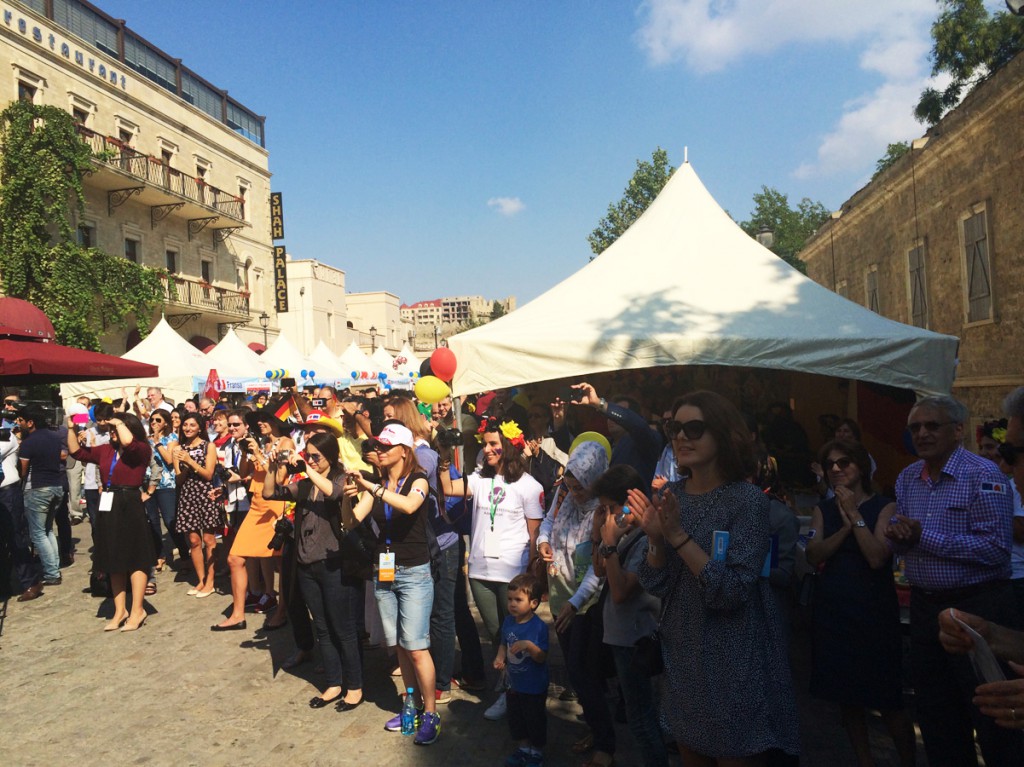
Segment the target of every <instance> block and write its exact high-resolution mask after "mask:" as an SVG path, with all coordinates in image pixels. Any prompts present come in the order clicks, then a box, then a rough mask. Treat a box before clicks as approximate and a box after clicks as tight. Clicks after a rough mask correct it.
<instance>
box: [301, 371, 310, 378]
mask: <svg viewBox="0 0 1024 767" xmlns="http://www.w3.org/2000/svg"><path fill="white" fill-rule="evenodd" d="M309 375H313V374H312V373H310V374H309ZM299 377H300V378H306V377H307V376H306V371H305V370H300V371H299Z"/></svg>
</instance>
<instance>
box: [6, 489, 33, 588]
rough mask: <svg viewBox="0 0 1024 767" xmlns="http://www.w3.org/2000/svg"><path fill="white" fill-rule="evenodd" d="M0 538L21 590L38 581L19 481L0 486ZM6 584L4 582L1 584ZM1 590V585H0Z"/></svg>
mask: <svg viewBox="0 0 1024 767" xmlns="http://www.w3.org/2000/svg"><path fill="white" fill-rule="evenodd" d="M0 538H3V539H4V542H5V543H6V546H7V550H8V552H9V553H10V557H11V565H12V566H13V568H14V574H15V575H16V576H17V578H18V583H19V585H20V586H21V590H22V591H24V590H25V589H27V588H28V587H29V586H34V585H35V584H36V583H38V582H39V566H38V565H37V564H36V563H35V560H34V559H33V558H32V551H31V550H30V549H29V537H28V527H27V525H26V524H25V504H24V499H23V498H22V495H21V483H20V482H12V483H11V484H9V485H7V486H6V487H0ZM3 585H4V586H6V583H4V584H3ZM0 590H2V587H0Z"/></svg>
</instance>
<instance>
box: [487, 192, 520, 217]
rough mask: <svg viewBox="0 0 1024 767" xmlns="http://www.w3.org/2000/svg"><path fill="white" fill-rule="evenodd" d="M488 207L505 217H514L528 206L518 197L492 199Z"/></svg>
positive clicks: (488, 202)
mask: <svg viewBox="0 0 1024 767" xmlns="http://www.w3.org/2000/svg"><path fill="white" fill-rule="evenodd" d="M487 207H489V208H490V209H491V210H496V211H497V212H498V213H500V214H501V215H503V216H514V215H516V214H517V213H521V212H522V211H523V210H525V209H526V204H525V203H524V202H523V201H522V200H520V199H519V198H518V197H492V198H491V199H489V200H488V201H487Z"/></svg>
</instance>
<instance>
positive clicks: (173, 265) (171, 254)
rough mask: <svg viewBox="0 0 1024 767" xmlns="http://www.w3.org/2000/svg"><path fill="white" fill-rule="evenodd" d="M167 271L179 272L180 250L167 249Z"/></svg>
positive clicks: (171, 272)
mask: <svg viewBox="0 0 1024 767" xmlns="http://www.w3.org/2000/svg"><path fill="white" fill-rule="evenodd" d="M166 257H167V271H168V272H169V273H170V274H177V273H178V251H176V250H170V249H168V250H167V251H166Z"/></svg>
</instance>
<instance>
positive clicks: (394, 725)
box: [384, 708, 423, 732]
mask: <svg viewBox="0 0 1024 767" xmlns="http://www.w3.org/2000/svg"><path fill="white" fill-rule="evenodd" d="M422 721H423V709H422V708H418V709H416V729H419V727H420V722H422ZM384 729H385V730H387V731H388V732H401V731H402V713H401V712H398V713H397V714H395V715H394V716H393V717H391V718H390V719H388V720H387V722H385V723H384Z"/></svg>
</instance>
